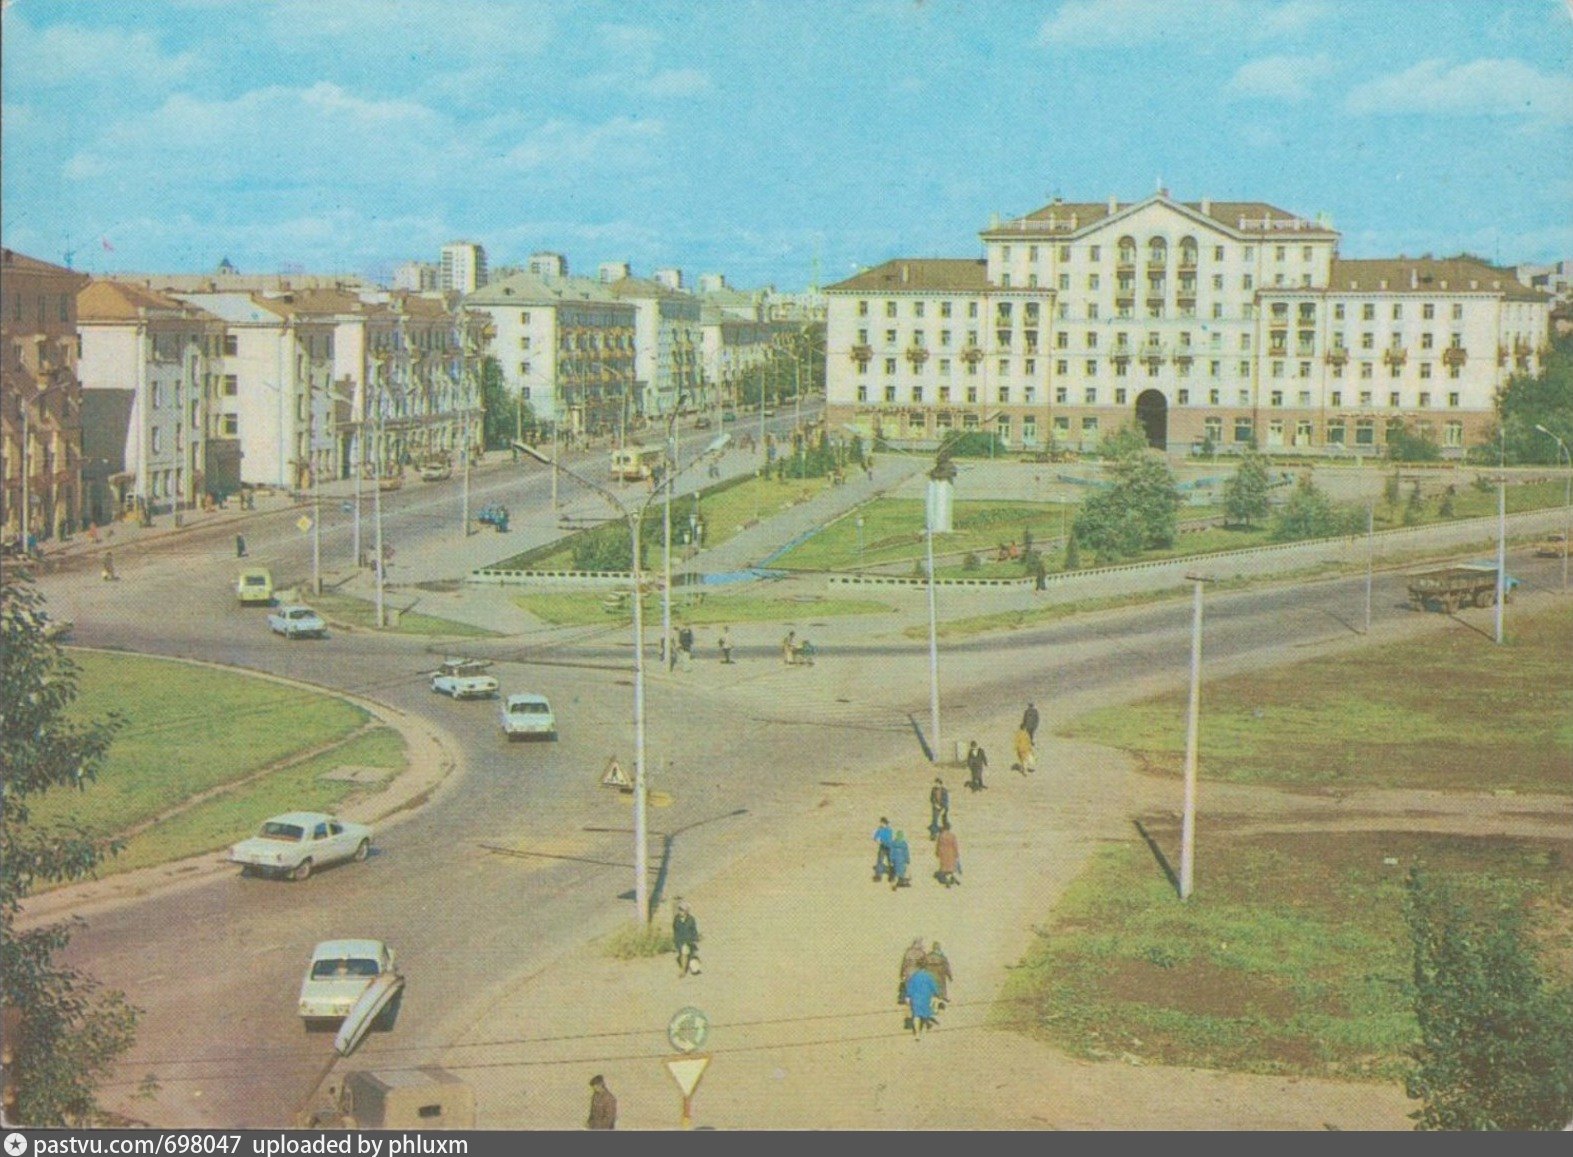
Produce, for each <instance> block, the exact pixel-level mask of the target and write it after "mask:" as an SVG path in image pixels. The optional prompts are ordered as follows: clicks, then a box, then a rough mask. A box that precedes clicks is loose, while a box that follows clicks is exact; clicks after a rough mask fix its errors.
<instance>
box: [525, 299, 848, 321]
mask: <svg viewBox="0 0 1573 1157" xmlns="http://www.w3.org/2000/svg"><path fill="white" fill-rule="evenodd" d="M525 316H526V317H528V316H529V315H528V314H526V315H525ZM858 316H859V317H867V316H868V302H866V301H860V302H858Z"/></svg>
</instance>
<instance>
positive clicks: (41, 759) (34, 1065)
mask: <svg viewBox="0 0 1573 1157" xmlns="http://www.w3.org/2000/svg"><path fill="white" fill-rule="evenodd" d="M8 571H11V568H8ZM43 603H44V600H43V597H42V596H41V595H39V594H38V592H37V591H36V590H35V589H34V588H33V586H32V585H31V581H30V580H29V579H28V578H27V576H26V575H25V574H23V575H18V574H15V573H14V572H12V573H8V574H7V576H6V577H5V579H4V580H0V744H3V750H4V752H5V755H4V759H3V761H0V786H3V792H4V801H5V806H4V810H3V811H0V836H3V839H0V846H3V847H4V849H5V853H4V856H3V858H0V1003H3V1004H4V1006H5V1007H6V1008H11V1009H17V1010H19V1011H20V1014H21V1026H20V1034H19V1036H20V1039H19V1040H18V1042H17V1048H16V1052H15V1061H14V1065H15V1071H16V1073H17V1080H18V1102H17V1117H18V1120H20V1121H21V1122H23V1123H26V1124H29V1125H38V1126H64V1125H86V1124H92V1123H94V1122H95V1121H96V1120H97V1119H98V1108H97V1101H96V1098H95V1090H96V1087H97V1083H98V1081H99V1079H100V1078H101V1077H102V1076H103V1075H104V1074H105V1073H106V1072H107V1071H108V1069H109V1067H110V1065H111V1064H113V1062H114V1060H115V1058H116V1057H118V1056H119V1055H120V1054H121V1053H123V1052H125V1051H126V1050H127V1049H128V1048H130V1047H131V1044H132V1041H133V1039H134V1030H135V1026H136V1019H137V1011H136V1010H135V1009H134V1008H132V1007H131V1005H129V1004H128V1003H127V1002H126V1000H125V998H124V996H122V995H121V994H120V993H118V992H105V991H102V990H101V989H100V988H99V986H98V983H97V982H96V981H94V980H93V979H92V978H91V977H89V976H87V975H86V974H84V973H82V972H80V971H78V970H77V969H74V968H70V967H67V966H65V965H62V964H60V963H58V962H57V961H56V959H55V957H56V956H57V955H58V954H59V953H60V952H62V951H63V950H64V949H65V947H66V946H67V944H69V943H70V939H71V931H72V928H73V926H76V925H79V924H80V921H71V922H61V923H56V924H49V925H45V926H42V927H38V928H33V929H29V930H28V931H25V932H18V931H16V929H15V927H14V924H15V921H16V917H17V916H18V915H19V913H20V912H21V906H22V901H23V900H24V899H25V898H26V897H27V896H28V895H29V894H30V893H31V892H32V889H33V886H34V884H36V883H39V882H47V883H65V882H69V881H72V880H78V879H81V878H83V877H85V876H88V875H90V874H92V872H93V870H94V869H95V868H97V867H98V865H99V864H101V863H102V862H103V861H104V860H105V859H106V858H107V857H109V856H111V855H113V854H114V853H115V852H116V851H118V850H119V849H118V845H116V844H114V843H113V842H109V841H104V840H102V839H99V838H96V837H94V836H92V835H91V834H89V833H88V832H87V831H86V830H85V829H83V828H81V827H80V826H79V825H74V824H69V823H54V824H48V825H45V824H41V823H35V822H34V821H33V818H32V807H31V801H33V800H35V799H36V798H37V797H39V796H41V795H44V794H45V793H47V792H50V791H61V790H64V791H85V790H87V788H88V786H89V785H90V784H91V783H92V782H93V781H94V780H95V779H97V777H98V771H99V767H100V765H101V764H102V762H103V759H104V755H105V753H106V752H107V751H108V749H109V744H110V741H111V739H112V738H113V736H114V733H115V732H116V731H117V730H118V729H119V728H120V726H121V724H122V721H121V720H120V719H119V718H118V717H114V716H111V717H109V718H106V719H101V720H96V721H92V722H86V723H84V722H78V721H76V720H73V719H71V718H69V717H68V716H67V713H66V712H67V708H68V707H69V706H70V704H71V703H72V701H73V700H75V699H76V696H77V667H76V664H74V663H73V662H71V660H70V659H69V658H67V657H66V655H65V653H64V652H63V651H62V650H61V649H60V647H59V645H58V644H57V643H55V642H52V641H49V640H46V639H44V637H43V631H42V627H43V617H42V616H43Z"/></svg>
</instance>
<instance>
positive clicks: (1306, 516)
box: [1272, 474, 1365, 542]
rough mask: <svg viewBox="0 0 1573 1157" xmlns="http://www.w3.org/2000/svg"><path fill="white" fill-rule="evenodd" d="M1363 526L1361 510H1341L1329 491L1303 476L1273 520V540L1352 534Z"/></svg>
mask: <svg viewBox="0 0 1573 1157" xmlns="http://www.w3.org/2000/svg"><path fill="white" fill-rule="evenodd" d="M1364 527H1365V519H1364V517H1363V516H1362V515H1361V514H1360V513H1359V512H1358V511H1347V510H1340V509H1339V508H1338V507H1337V506H1335V505H1333V500H1332V499H1331V498H1329V497H1328V496H1327V492H1326V491H1325V490H1323V489H1322V488H1321V487H1319V486H1318V485H1317V484H1316V483H1314V482H1312V481H1311V476H1310V475H1309V474H1304V475H1301V477H1300V481H1299V482H1297V483H1295V487H1294V491H1293V493H1291V494H1290V495H1289V501H1288V502H1286V503H1284V505H1283V507H1282V509H1280V510H1279V511H1278V517H1277V518H1276V519H1274V520H1273V530H1272V537H1273V540H1274V541H1275V542H1299V541H1300V540H1302V539H1307V538H1332V537H1334V536H1336V535H1340V534H1352V533H1354V531H1355V530H1356V529H1362V530H1363V529H1364Z"/></svg>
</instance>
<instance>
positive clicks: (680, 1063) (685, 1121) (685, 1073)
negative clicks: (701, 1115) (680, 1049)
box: [666, 1053, 710, 1129]
mask: <svg viewBox="0 0 1573 1157" xmlns="http://www.w3.org/2000/svg"><path fill="white" fill-rule="evenodd" d="M709 1065H710V1058H709V1056H707V1055H706V1054H704V1053H689V1054H688V1055H687V1056H681V1057H671V1058H669V1059H668V1060H667V1062H666V1071H667V1072H669V1073H671V1074H672V1079H673V1080H674V1081H676V1082H677V1087H678V1088H679V1089H680V1090H681V1091H682V1094H683V1115H682V1118H681V1121H680V1124H681V1125H682V1127H683V1128H684V1129H692V1128H693V1127H694V1117H693V1102H694V1090H695V1089H697V1088H698V1087H699V1081H700V1078H702V1077H703V1076H704V1075H705V1069H706V1068H707V1067H709Z"/></svg>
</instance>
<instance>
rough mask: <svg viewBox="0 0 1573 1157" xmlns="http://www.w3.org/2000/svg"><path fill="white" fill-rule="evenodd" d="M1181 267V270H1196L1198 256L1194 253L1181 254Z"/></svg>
mask: <svg viewBox="0 0 1573 1157" xmlns="http://www.w3.org/2000/svg"><path fill="white" fill-rule="evenodd" d="M1179 267H1180V268H1181V269H1195V268H1196V254H1194V253H1182V254H1180V266H1179Z"/></svg>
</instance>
